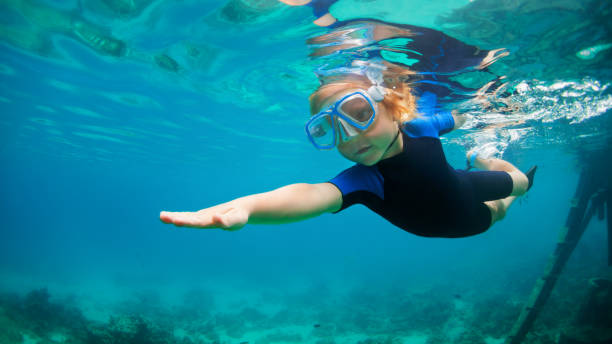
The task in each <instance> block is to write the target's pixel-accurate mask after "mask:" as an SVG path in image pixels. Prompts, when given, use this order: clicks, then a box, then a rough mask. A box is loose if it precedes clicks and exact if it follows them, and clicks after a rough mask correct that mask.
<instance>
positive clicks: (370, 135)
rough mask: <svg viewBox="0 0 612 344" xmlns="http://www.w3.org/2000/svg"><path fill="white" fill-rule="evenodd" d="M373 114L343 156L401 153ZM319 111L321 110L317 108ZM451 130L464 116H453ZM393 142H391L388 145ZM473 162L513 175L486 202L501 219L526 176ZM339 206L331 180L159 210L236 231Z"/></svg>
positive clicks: (369, 159) (372, 159) (388, 126)
mask: <svg viewBox="0 0 612 344" xmlns="http://www.w3.org/2000/svg"><path fill="white" fill-rule="evenodd" d="M355 90H356V89H344V90H342V91H340V92H337V93H335V94H331V95H328V96H327V100H326V102H325V103H324V104H323V105H322V106H321V108H324V107H326V106H329V105H330V104H333V103H334V102H336V101H337V100H338V99H340V98H341V97H343V96H344V95H346V94H348V93H350V92H353V91H355ZM375 107H376V117H375V119H374V122H373V123H372V125H370V127H368V128H367V129H366V130H365V131H362V132H360V133H359V134H358V135H356V136H354V137H352V138H351V139H350V140H348V141H343V142H342V141H341V142H340V143H339V144H338V147H337V148H338V151H339V152H340V154H342V156H344V157H345V158H347V159H348V160H351V161H353V162H356V163H360V164H363V165H367V166H372V165H374V164H376V163H378V162H379V161H380V160H382V159H386V158H390V157H392V156H395V155H397V154H399V153H401V152H402V149H403V140H402V136H401V135H400V136H398V137H397V140H395V142H394V139H395V137H396V135H397V133H398V130H399V124H398V122H397V121H396V120H395V119H394V118H393V116H392V115H391V114H390V113H388V112H387V111H386V109H385V107H384V106H380V105H379V104H375ZM319 110H320V109H319ZM453 117H454V119H455V128H457V127H459V126H460V125H461V124H462V123H463V122H464V118H463V117H462V116H458V115H457V114H453ZM392 143H393V144H392ZM475 166H476V167H478V168H481V169H484V170H491V171H505V172H508V173H509V174H510V176H511V177H512V180H513V183H514V186H513V190H512V195H511V196H509V197H507V198H504V199H501V200H496V201H490V202H485V203H486V205H487V206H488V207H489V209H490V210H491V215H492V219H493V220H492V223H495V222H496V221H498V220H501V219H502V218H503V217H504V216H505V213H506V210H507V209H508V207H509V206H510V204H511V203H512V201H513V200H514V199H515V198H516V197H517V196H519V195H522V194H524V193H525V191H526V190H527V185H528V181H527V177H526V176H525V175H524V174H523V173H522V172H520V171H519V170H518V169H517V168H516V167H514V166H513V165H512V164H510V163H508V162H506V161H504V160H500V159H481V158H477V159H476V160H475ZM341 205H342V194H341V193H340V190H338V188H337V187H336V186H334V185H333V184H331V183H319V184H305V183H298V184H291V185H287V186H283V187H281V188H278V189H276V190H272V191H269V192H264V193H260V194H253V195H248V196H245V197H241V198H237V199H235V200H232V201H229V202H227V203H223V204H219V205H215V206H213V207H210V208H205V209H202V210H199V211H195V212H168V211H162V212H161V213H160V220H161V221H162V222H164V223H168V224H174V225H175V226H177V227H191V228H220V229H224V230H238V229H240V228H242V227H244V226H245V225H246V224H279V223H288V222H294V221H301V220H305V219H308V218H311V217H315V216H319V215H321V214H323V213H326V212H334V211H337V210H338V209H340V207H341Z"/></svg>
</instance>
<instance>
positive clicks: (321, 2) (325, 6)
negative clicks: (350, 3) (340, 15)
mask: <svg viewBox="0 0 612 344" xmlns="http://www.w3.org/2000/svg"><path fill="white" fill-rule="evenodd" d="M337 1H338V0H312V1H311V2H310V3H308V6H310V7H312V14H313V15H314V16H315V17H316V18H317V19H319V18H321V17H323V16H324V15H326V14H327V13H329V8H330V7H331V6H332V5H333V4H334V3H336V2H337Z"/></svg>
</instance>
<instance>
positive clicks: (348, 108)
mask: <svg viewBox="0 0 612 344" xmlns="http://www.w3.org/2000/svg"><path fill="white" fill-rule="evenodd" d="M340 112H341V113H343V114H344V115H346V116H349V117H350V118H352V119H354V120H355V121H356V122H357V123H359V124H361V125H364V124H366V123H368V121H369V120H370V118H372V116H373V115H374V109H373V108H372V106H371V105H370V103H368V101H367V100H366V99H365V98H363V97H362V96H355V97H352V98H349V99H347V100H345V101H344V102H343V103H342V105H341V106H340Z"/></svg>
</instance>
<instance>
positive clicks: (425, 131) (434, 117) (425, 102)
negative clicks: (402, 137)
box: [403, 92, 455, 138]
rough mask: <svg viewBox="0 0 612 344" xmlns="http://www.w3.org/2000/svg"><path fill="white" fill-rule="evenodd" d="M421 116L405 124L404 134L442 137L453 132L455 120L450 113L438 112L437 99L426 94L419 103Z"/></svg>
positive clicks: (431, 94)
mask: <svg viewBox="0 0 612 344" xmlns="http://www.w3.org/2000/svg"><path fill="white" fill-rule="evenodd" d="M417 111H418V112H419V113H420V114H421V116H419V117H417V118H415V119H413V120H412V121H409V122H406V123H404V128H403V129H404V132H405V133H406V134H407V135H408V136H410V137H435V138H437V137H440V135H442V134H446V133H448V132H449V131H451V130H453V128H454V127H455V119H454V118H453V115H452V114H451V112H450V111H438V109H437V97H436V95H435V94H433V93H431V92H424V93H423V94H422V95H421V97H420V98H419V100H418V101H417Z"/></svg>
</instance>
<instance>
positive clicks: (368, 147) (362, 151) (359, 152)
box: [357, 146, 372, 155]
mask: <svg viewBox="0 0 612 344" xmlns="http://www.w3.org/2000/svg"><path fill="white" fill-rule="evenodd" d="M370 148H372V146H366V147H363V148H361V149H360V150H358V151H357V155H359V154H363V153H365V152H367V151H369V150H370Z"/></svg>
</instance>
